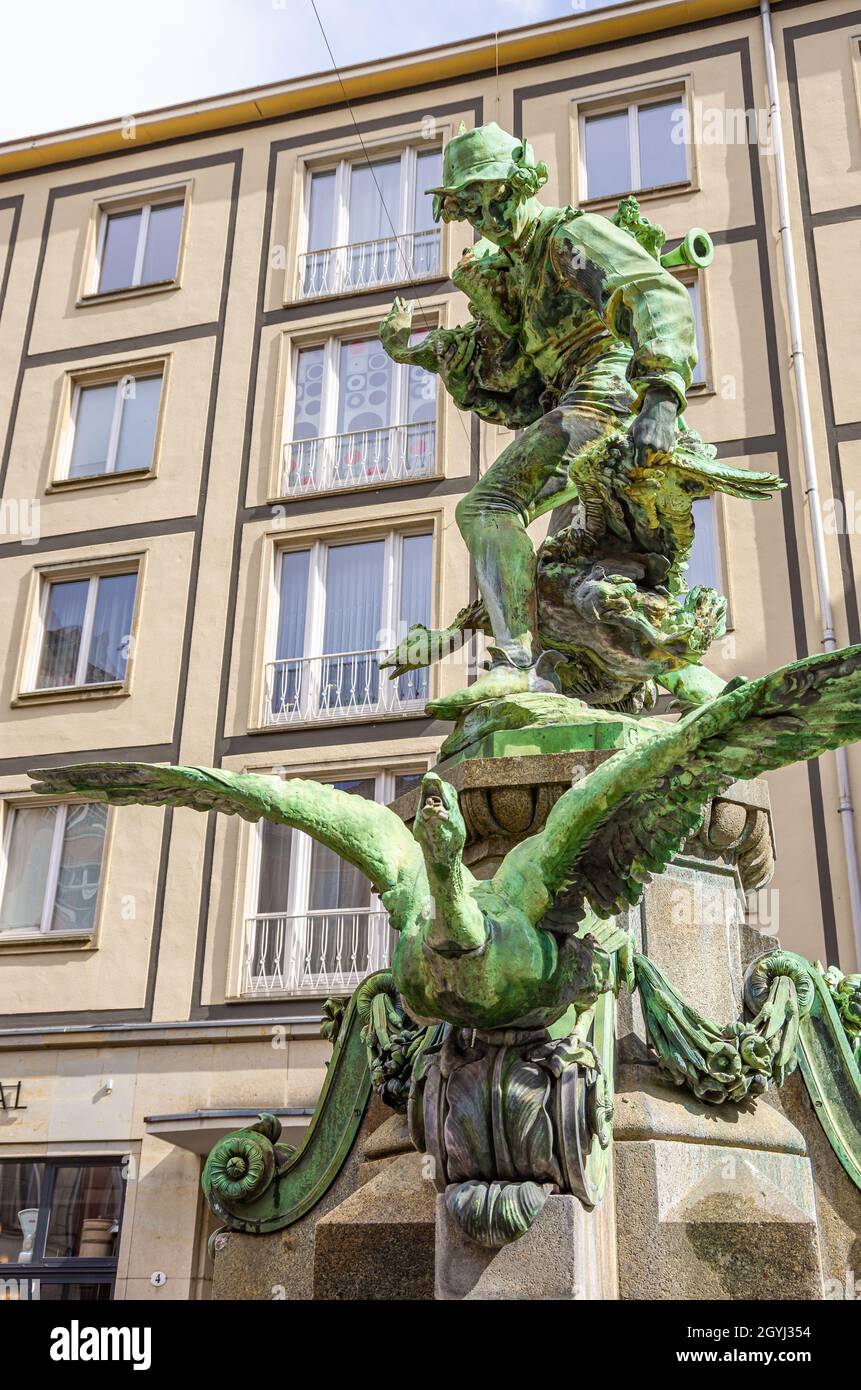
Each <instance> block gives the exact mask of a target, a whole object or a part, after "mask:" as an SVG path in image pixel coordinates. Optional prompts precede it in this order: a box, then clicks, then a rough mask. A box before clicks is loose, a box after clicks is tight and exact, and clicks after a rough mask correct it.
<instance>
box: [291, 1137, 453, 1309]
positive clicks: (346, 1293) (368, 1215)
mask: <svg viewBox="0 0 861 1390" xmlns="http://www.w3.org/2000/svg"><path fill="white" fill-rule="evenodd" d="M422 1163H423V1159H422V1155H421V1154H418V1153H415V1152H413V1153H408V1154H401V1156H400V1157H399V1158H395V1159H394V1160H393V1161H392V1162H390V1163H388V1164H387V1165H386V1166H385V1167H384V1168H383V1169H382V1171H380V1172H379V1173H378V1174H377V1176H376V1177H372V1178H371V1179H370V1180H369V1181H368V1182H365V1183H363V1184H362V1185H361V1186H360V1187H358V1188H357V1189H356V1191H355V1192H353V1193H352V1194H351V1195H350V1196H349V1197H347V1198H346V1200H345V1201H343V1202H341V1203H340V1205H339V1206H337V1207H335V1208H334V1209H333V1210H332V1211H330V1212H327V1213H326V1215H325V1216H324V1217H322V1218H321V1219H320V1220H319V1221H318V1222H317V1228H316V1232H315V1240H314V1298H315V1299H323V1300H333V1299H345V1300H350V1299H386V1300H393V1299H415V1298H419V1299H431V1298H433V1271H434V1197H435V1195H436V1193H435V1189H434V1187H433V1184H432V1183H431V1182H429V1181H428V1179H427V1178H426V1177H425V1176H424V1174H423V1169H422Z"/></svg>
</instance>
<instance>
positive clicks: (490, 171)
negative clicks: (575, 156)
mask: <svg viewBox="0 0 861 1390" xmlns="http://www.w3.org/2000/svg"><path fill="white" fill-rule="evenodd" d="M524 164H531V165H534V164H535V155H534V153H533V150H532V146H531V145H530V144H528V143H527V141H525V140H517V139H515V137H514V136H513V135H507V134H506V132H505V131H504V130H500V128H499V126H498V125H497V124H496V121H489V122H488V123H487V125H480V126H477V127H476V129H475V130H467V129H466V127H465V126H461V128H460V130H459V131H458V133H457V135H455V136H454V138H453V139H451V140H449V142H448V144H447V145H446V148H445V156H444V158H443V163H442V176H443V183H442V184H441V186H440V187H439V188H428V189H427V190H426V192H428V193H441V194H446V193H457V191H458V189H460V188H464V187H465V186H466V185H467V184H468V183H476V182H478V181H482V182H484V181H485V180H491V179H492V180H499V181H501V180H502V179H507V178H508V177H509V175H511V174H512V173H513V172H514V170H515V169H518V168H522V167H523V165H524Z"/></svg>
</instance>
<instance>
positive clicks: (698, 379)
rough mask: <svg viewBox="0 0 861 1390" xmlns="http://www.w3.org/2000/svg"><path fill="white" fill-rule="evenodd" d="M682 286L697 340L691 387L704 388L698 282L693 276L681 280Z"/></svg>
mask: <svg viewBox="0 0 861 1390" xmlns="http://www.w3.org/2000/svg"><path fill="white" fill-rule="evenodd" d="M682 284H683V285H684V287H685V289H686V290H687V292H688V295H689V296H690V301H691V309H692V310H693V315H694V328H695V330H696V340H697V365H696V366H695V367H694V370H693V374H692V375H691V386H705V385H706V383H707V381H708V371H707V364H706V339H705V332H704V330H703V311H702V303H701V296H700V282H699V280H698V279H697V278H696V276H694V278H693V279H692V280H682Z"/></svg>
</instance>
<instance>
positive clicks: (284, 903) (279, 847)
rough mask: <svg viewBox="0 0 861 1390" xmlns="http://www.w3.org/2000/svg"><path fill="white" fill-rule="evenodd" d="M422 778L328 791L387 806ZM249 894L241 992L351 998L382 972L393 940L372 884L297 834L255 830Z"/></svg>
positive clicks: (350, 782)
mask: <svg viewBox="0 0 861 1390" xmlns="http://www.w3.org/2000/svg"><path fill="white" fill-rule="evenodd" d="M420 776H421V774H420V773H415V774H411V773H408V774H401V775H392V774H391V773H381V774H380V775H379V776H377V777H362V778H350V779H345V780H343V781H339V782H334V783H331V784H330V785H332V786H335V787H337V788H338V789H339V790H340V791H344V792H349V793H351V794H352V795H353V796H364V797H367V798H368V800H370V801H374V800H376V801H381V802H384V803H386V802H389V801H391V800H393V799H394V797H396V796H400V795H401V794H402V793H403V792H405V791H408V790H409V789H410V787H412V786H414V785H415V783H416V782H417V781H418V780H419V778H420ZM250 890H251V891H250V900H251V902H250V905H251V907H252V908H253V911H252V915H251V916H249V917H248V918H247V919H246V922H245V953H244V977H243V984H242V989H243V993H246V994H270V993H286V994H309V993H310V994H323V995H326V994H331V993H333V992H334V993H341V994H351V993H352V991H353V990H354V989H355V988H356V986H357V984H358V983H359V981H360V980H362V979H364V977H365V976H366V975H370V974H371V973H372V972H373V971H375V970H382V969H384V968H385V967H386V966H387V965H388V963H389V961H390V959H391V952H392V949H393V946H394V933H393V932H392V929H391V927H390V925H389V919H388V914H387V913H386V912H385V911H384V910H383V909H382V907H381V906H380V902H379V899H378V898H377V896H376V895H375V894H374V893H373V891H372V889H371V884H370V881H369V880H368V879H367V878H365V876H364V874H362V873H360V872H359V870H358V869H355V868H353V867H352V865H350V864H348V863H347V862H346V861H345V860H343V859H342V858H341V857H340V855H338V854H336V853H335V852H334V850H331V849H327V848H326V846H325V845H321V844H320V843H319V842H318V841H316V840H313V839H311V837H310V836H308V835H305V834H304V833H303V832H302V831H300V830H290V829H288V827H287V826H283V825H273V824H272V823H271V822H270V821H261V822H260V823H259V825H258V827H257V829H256V833H255V838H254V844H253V855H252V864H251V884H250Z"/></svg>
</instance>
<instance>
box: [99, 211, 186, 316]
mask: <svg viewBox="0 0 861 1390" xmlns="http://www.w3.org/2000/svg"><path fill="white" fill-rule="evenodd" d="M184 216H185V197H184V196H181V197H171V198H165V199H163V200H162V199H159V200H158V201H154V202H149V203H142V204H138V205H137V206H136V207H132V208H128V207H127V208H121V209H118V210H117V211H115V212H113V211H110V210H109V209H103V211H102V215H101V219H100V223H99V232H98V245H97V251H96V265H95V276H94V284H93V286H92V289H91V291H90V292H91V293H92V294H112V293H115V292H117V291H120V290H132V289H139V288H142V287H143V286H146V285H163V284H171V283H172V282H173V281H175V280H176V271H177V263H178V261H179V243H180V237H181V234H182V223H183V218H184Z"/></svg>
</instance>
